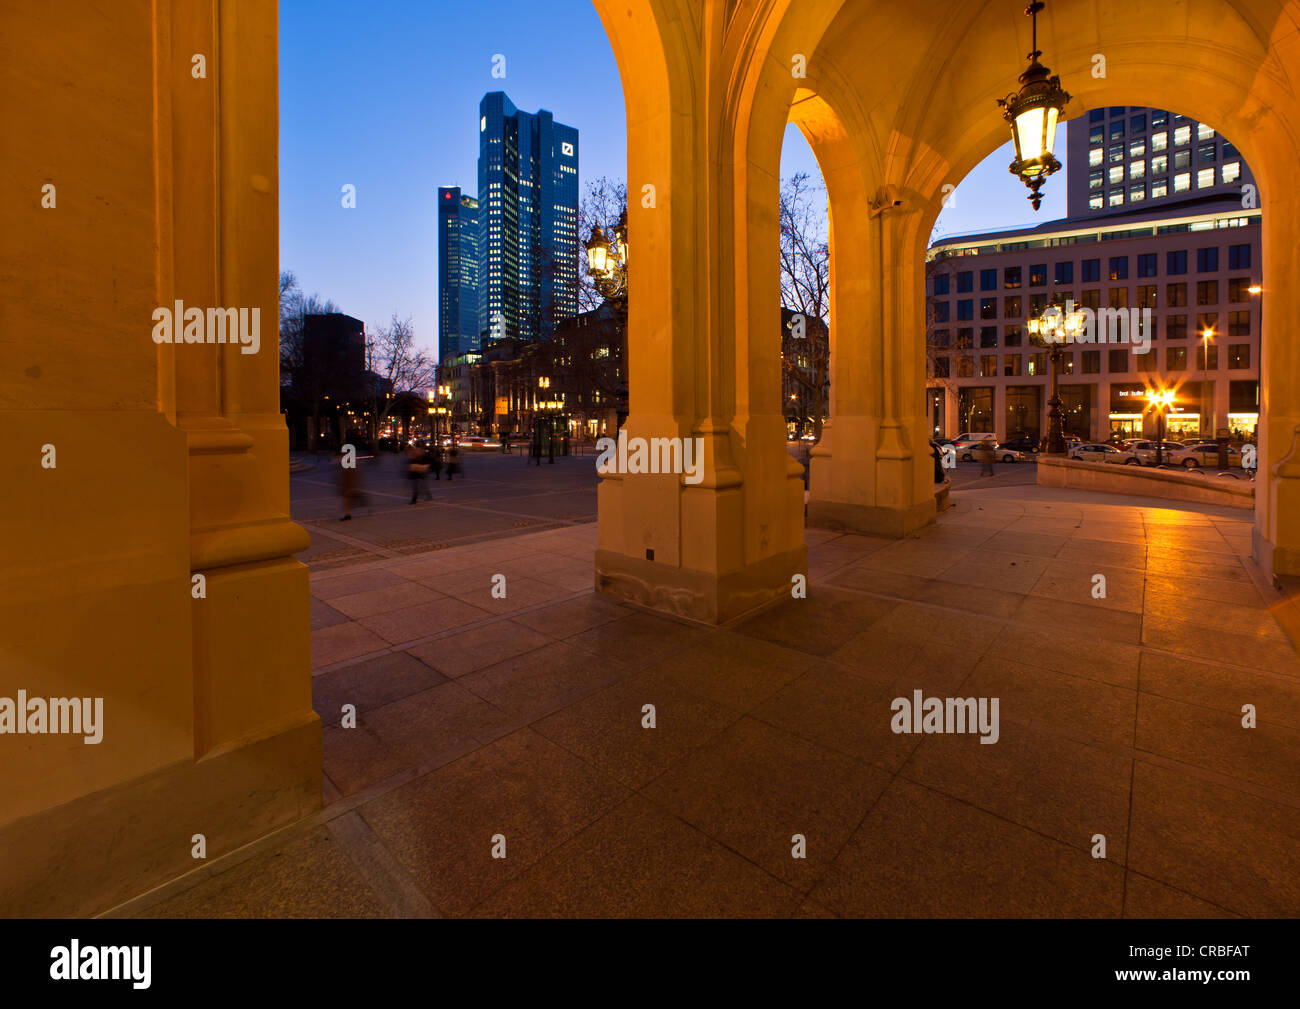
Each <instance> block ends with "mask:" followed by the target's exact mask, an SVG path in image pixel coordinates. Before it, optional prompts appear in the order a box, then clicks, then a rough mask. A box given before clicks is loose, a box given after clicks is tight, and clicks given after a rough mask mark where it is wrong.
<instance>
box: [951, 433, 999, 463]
mask: <svg viewBox="0 0 1300 1009" xmlns="http://www.w3.org/2000/svg"><path fill="white" fill-rule="evenodd" d="M986 441H987V442H988V443H989V444H991V445H993V447H994V448H995V449H996V448H997V441H996V439H995V438H994V436H993V435H991V434H970V433H967V434H959V435H958V436H957V440H956V441H954V442H953V448H955V449H956V451H957V458H958V459H960V460H961V461H962V462H974V461H975V450H976V449H977V448H979V446H980V445H982V444H983V443H984V442H986Z"/></svg>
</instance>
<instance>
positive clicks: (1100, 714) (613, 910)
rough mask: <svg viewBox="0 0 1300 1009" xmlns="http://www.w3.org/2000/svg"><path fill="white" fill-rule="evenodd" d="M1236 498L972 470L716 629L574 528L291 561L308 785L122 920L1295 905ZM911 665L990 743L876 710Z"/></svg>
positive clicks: (1191, 913) (1277, 664)
mask: <svg viewBox="0 0 1300 1009" xmlns="http://www.w3.org/2000/svg"><path fill="white" fill-rule="evenodd" d="M1249 520H1250V515H1249V514H1248V513H1240V512H1237V513H1232V512H1227V511H1223V510H1214V509H1207V508H1202V509H1199V510H1185V509H1183V508H1180V507H1178V506H1172V505H1171V504H1161V503H1159V502H1145V501H1142V500H1138V499H1113V498H1089V497H1084V496H1079V495H1075V496H1074V497H1071V495H1070V493H1069V492H1064V491H1055V492H1054V491H1049V490H1047V489H1040V488H1034V487H1004V488H995V489H993V490H990V491H989V492H987V493H981V492H978V491H968V492H966V493H964V494H962V495H959V496H958V497H957V505H956V507H954V508H953V509H952V510H950V511H949V512H947V513H945V514H944V515H943V516H941V518H940V520H939V522H938V524H937V526H936V527H934V528H933V529H931V530H929V531H928V532H927V533H926V534H925V535H923V536H921V537H919V538H916V539H909V540H904V541H890V540H884V539H874V538H868V537H860V536H846V535H833V534H830V533H826V532H822V531H817V530H809V532H808V533H807V541H808V545H809V567H810V571H809V582H810V592H809V596H808V598H807V599H804V600H796V599H791V600H787V601H785V602H782V603H780V604H779V605H777V606H775V607H773V608H771V609H768V610H766V611H764V612H762V613H761V614H759V615H757V616H753V617H751V618H749V619H747V620H742V621H740V622H738V623H736V624H735V625H732V626H728V627H725V628H720V629H718V628H704V627H700V626H694V625H689V624H686V623H683V622H679V621H676V620H673V619H669V618H666V617H663V616H658V615H653V614H650V613H647V612H643V611H639V610H635V609H633V608H630V607H627V606H623V605H618V604H615V603H612V602H610V601H608V600H606V599H603V598H600V597H597V596H595V595H593V593H592V592H591V588H590V586H591V580H592V568H591V554H592V550H593V547H594V542H595V527H594V526H593V525H590V524H588V525H578V526H568V527H564V528H559V529H553V530H550V531H546V532H541V533H534V534H529V535H522V536H517V537H515V538H512V539H509V540H506V541H500V542H492V543H480V544H475V545H468V546H462V547H452V548H449V549H445V550H439V551H435V552H432V553H425V554H420V555H417V556H411V557H407V556H397V557H386V558H382V559H379V560H375V561H372V562H369V563H363V564H354V565H352V566H350V567H347V568H340V569H332V570H331V569H326V570H323V571H317V572H314V574H313V578H312V626H313V632H312V636H313V641H314V648H315V667H316V668H315V676H314V688H315V699H316V709H317V711H318V712H319V713H320V715H321V718H322V721H323V723H324V724H325V729H324V763H325V775H326V780H325V792H326V803H327V805H326V808H325V810H324V811H323V812H322V813H321V814H319V815H317V816H316V817H314V818H312V819H311V820H309V821H307V822H306V823H303V824H300V825H298V826H295V827H293V828H290V829H288V830H286V831H282V832H281V833H280V834H278V835H275V836H273V837H272V838H269V839H266V840H264V841H262V842H259V843H258V844H257V845H254V846H251V847H250V848H248V849H245V850H243V851H241V852H237V853H235V854H233V855H231V856H228V857H226V858H222V859H216V860H215V861H213V862H212V863H211V864H209V865H207V866H205V867H204V868H203V869H201V870H199V871H198V872H196V873H194V874H192V875H191V876H190V877H187V878H186V879H185V880H183V881H179V882H178V883H175V884H171V885H170V886H168V887H166V888H164V889H163V890H161V891H157V892H155V893H154V894H152V895H149V896H147V897H145V898H142V899H140V900H138V901H136V902H134V903H133V904H132V905H128V906H127V907H124V908H122V909H119V913H124V914H137V915H142V916H258V915H302V916H385V915H398V916H435V915H441V916H450V915H475V916H511V915H517V916H565V915H595V916H623V915H669V916H678V915H682V916H686V915H709V916H721V915H756V916H771V915H782V916H784V915H797V916H826V915H839V916H858V915H867V916H905V917H907V916H948V915H951V916H985V915H1011V916H1070V917H1082V916H1111V917H1113V916H1120V915H1127V916H1135V917H1148V916H1156V917H1162V916H1172V917H1206V916H1232V915H1246V916H1279V915H1282V916H1295V915H1300V858H1297V853H1298V852H1300V664H1298V662H1297V657H1296V653H1295V651H1294V649H1293V647H1292V645H1291V644H1290V642H1289V641H1288V638H1287V637H1286V635H1285V634H1284V633H1283V631H1282V630H1281V629H1280V627H1279V624H1278V621H1277V620H1276V619H1275V613H1276V612H1279V611H1280V608H1281V607H1283V606H1294V605H1297V604H1296V603H1294V602H1285V601H1284V600H1283V598H1282V596H1281V595H1280V594H1279V593H1278V592H1277V591H1276V590H1275V589H1273V588H1272V587H1271V586H1270V585H1268V584H1267V583H1266V582H1264V581H1263V579H1262V578H1261V577H1260V575H1259V573H1258V571H1257V570H1256V569H1255V568H1254V567H1253V565H1252V564H1251V563H1250V562H1249V551H1250V525H1249ZM1097 574H1104V575H1105V578H1106V583H1105V585H1106V593H1105V598H1093V585H1094V583H1095V578H1094V576H1095V575H1097ZM495 575H504V576H505V578H506V598H505V599H498V598H494V597H493V594H492V583H493V577H494V576H495ZM914 690H921V691H923V692H924V695H925V696H938V697H949V696H952V697H967V696H971V697H988V698H993V697H996V698H998V699H999V713H1000V726H999V738H998V741H997V743H996V744H993V745H982V744H981V743H980V742H979V739H978V737H977V736H975V735H969V734H967V735H957V734H953V735H924V734H922V735H913V734H895V733H894V732H893V731H891V728H890V723H891V718H892V712H891V702H892V700H893V699H894V698H896V697H907V698H910V697H911V696H912V692H913V691H914ZM345 704H353V705H355V706H356V709H357V711H358V713H359V714H358V721H357V727H356V728H354V729H345V728H341V727H340V718H341V709H342V706H343V705H345ZM647 704H653V705H654V706H655V723H656V724H655V727H654V728H652V729H651V728H643V718H644V715H643V706H644V705H647ZM1246 704H1250V705H1254V706H1255V710H1256V712H1257V718H1258V724H1257V727H1256V728H1253V729H1247V728H1243V727H1242V718H1243V715H1242V706H1243V705H1246ZM796 834H799V835H802V836H803V837H804V838H805V839H806V856H807V857H806V858H802V859H796V858H793V857H791V851H792V838H793V836H794V835H796ZM498 835H500V836H501V837H504V841H505V845H506V857H505V858H504V859H494V858H493V857H492V849H493V845H494V838H497V836H498ZM1095 835H1104V838H1105V858H1104V859H1102V858H1094V857H1093V855H1092V851H1091V849H1093V847H1094V844H1095V842H1094V837H1095ZM498 840H499V838H498ZM220 854H221V853H220V852H218V851H212V855H213V856H214V858H215V856H217V855H220Z"/></svg>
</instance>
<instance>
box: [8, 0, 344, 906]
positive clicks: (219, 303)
mask: <svg viewBox="0 0 1300 1009" xmlns="http://www.w3.org/2000/svg"><path fill="white" fill-rule="evenodd" d="M276 32H277V20H276V6H275V3H274V0H238V2H231V0H221V2H217V0H206V2H204V0H195V2H191V0H186V2H180V0H163V2H159V3H157V4H154V5H152V7H151V5H148V4H121V5H114V6H113V9H112V11H111V12H109V14H108V15H106V16H104V17H97V18H94V19H87V18H53V19H51V17H50V14H49V11H48V9H47V7H46V6H45V5H43V4H41V3H39V2H35V0H15V2H14V3H11V4H8V5H7V7H6V11H5V32H4V36H5V40H6V42H12V43H13V44H12V45H4V44H2V43H0V75H3V76H2V77H0V119H3V121H4V122H6V123H7V124H8V129H10V130H11V131H13V133H14V135H16V136H22V137H23V138H24V142H23V143H22V144H19V145H16V146H14V147H13V149H12V150H11V151H10V152H9V154H8V155H7V156H6V157H5V158H4V159H3V160H2V161H0V179H2V181H3V183H4V185H3V188H4V190H5V191H6V192H10V193H13V194H15V197H16V199H17V201H18V202H17V203H16V205H14V206H12V207H11V208H10V211H11V212H10V213H9V214H8V215H7V218H6V225H5V227H4V228H3V229H0V278H7V280H6V282H7V283H12V278H15V277H21V278H22V283H23V290H22V292H21V296H19V292H17V291H15V290H12V289H10V290H6V291H4V292H2V293H0V303H3V305H4V308H3V310H0V311H3V312H4V314H5V318H4V320H3V329H4V331H5V332H6V334H7V336H6V338H5V340H4V341H3V342H0V405H3V407H4V413H3V415H2V416H3V421H4V427H5V430H6V432H7V437H8V440H9V448H8V450H7V451H6V452H5V453H4V455H3V457H2V458H3V462H2V463H0V467H2V468H3V475H2V477H0V483H3V486H4V487H5V488H6V493H5V495H4V497H3V504H0V510H2V514H0V526H3V527H4V528H5V530H6V537H5V538H6V541H7V546H6V552H7V553H8V557H7V559H6V563H5V565H4V568H3V573H2V574H0V639H2V640H3V641H4V643H5V644H4V650H5V653H6V657H5V661H4V662H3V663H0V697H14V696H15V694H16V692H17V690H19V689H22V690H25V691H26V692H27V694H28V696H41V697H77V698H92V699H93V698H102V703H103V722H102V733H103V737H102V741H100V742H98V743H94V744H86V743H84V742H83V741H82V737H81V736H78V735H30V736H22V737H16V736H12V735H4V736H0V761H3V763H4V765H5V768H6V779H7V784H6V787H5V788H4V789H3V790H0V850H3V851H4V853H5V854H4V858H3V859H0V914H6V913H8V914H32V915H80V914H89V913H93V912H97V911H101V910H104V909H106V908H108V907H111V906H113V905H114V904H117V903H119V902H121V901H123V900H126V899H129V898H130V897H133V896H135V895H137V894H139V893H141V892H143V891H144V890H147V889H149V888H150V887H152V886H155V885H158V884H160V883H162V882H165V881H166V880H168V879H171V878H173V877H175V876H178V875H181V874H182V873H184V872H187V871H189V870H191V869H193V868H195V867H197V866H199V865H201V864H202V863H201V862H199V861H196V859H195V858H194V857H193V854H192V849H193V846H194V844H195V842H194V836H195V835H198V834H202V835H203V836H204V841H205V844H206V854H207V857H208V858H213V857H216V856H219V855H222V854H225V853H227V852H229V851H232V850H234V849H235V848H238V847H240V846H241V845H243V844H246V843H247V842H249V841H251V840H253V839H254V838H256V837H258V836H260V835H262V834H265V833H267V832H269V831H271V830H274V829H276V828H278V827H281V826H283V825H285V824H287V823H290V822H292V821H294V820H296V819H299V818H301V817H302V816H304V815H306V814H308V813H309V812H311V811H312V810H314V809H316V808H318V807H319V805H320V801H321V800H320V726H319V720H318V719H317V717H316V715H315V714H314V713H313V711H312V707H311V687H310V639H309V615H308V608H309V606H308V594H307V573H306V569H305V568H304V567H303V566H302V565H301V564H299V563H298V562H297V561H295V560H294V559H293V556H292V555H293V554H294V553H295V552H297V551H299V550H302V549H304V548H305V547H306V546H307V545H308V542H309V541H308V537H307V535H306V533H305V532H304V531H303V530H302V529H301V528H299V527H298V526H296V525H294V524H293V523H292V522H290V521H289V518H288V510H289V502H288V453H287V432H286V430H285V425H284V420H283V418H282V416H281V415H280V412H279V402H278V397H279V364H278V339H277V335H278V334H277V330H278V297H277V291H278V289H277V275H278V201H277V186H278V167H277V150H278V121H277V98H276V95H277V87H278V81H277V37H276ZM105 53H109V54H111V59H106V58H105ZM195 57H201V59H196V58H195ZM47 185H49V186H54V187H55V190H54V193H55V194H56V195H55V200H56V202H55V203H54V205H53V206H49V207H42V204H41V200H42V187H43V186H47ZM178 300H179V301H181V302H183V305H184V306H185V307H186V308H198V309H202V310H203V312H204V322H205V326H207V325H210V324H211V323H212V322H215V321H216V317H215V314H214V315H213V316H211V317H210V316H208V314H207V310H208V309H214V310H215V309H221V308H234V309H246V310H248V311H247V312H246V318H248V320H249V322H250V324H251V322H252V311H253V310H256V311H257V312H258V313H259V315H260V318H259V319H258V322H259V323H260V331H259V334H258V335H259V337H260V346H258V347H257V351H256V353H245V352H244V351H245V350H250V351H251V350H252V344H251V341H250V342H249V343H248V344H247V345H245V346H240V345H239V344H231V343H227V344H224V345H218V344H208V343H193V344H184V343H181V344H179V345H178V344H171V345H167V344H158V343H156V342H155V341H154V339H153V338H152V334H153V332H154V326H155V323H156V321H157V320H156V319H155V317H154V314H153V313H154V310H155V309H156V308H158V307H165V308H168V309H174V306H175V303H176V301H178ZM223 318H224V317H223ZM175 321H176V323H177V326H176V329H175V333H176V334H179V333H180V332H181V331H182V330H181V328H180V327H181V324H182V323H183V319H178V320H175ZM205 335H211V331H210V330H209V331H208V332H207V333H206V334H205ZM46 446H49V447H50V449H52V451H53V454H51V453H50V452H49V451H47V450H46V449H45V447H46ZM43 460H53V461H54V465H49V464H48V462H47V463H46V465H43V464H42V463H43ZM197 576H201V577H197Z"/></svg>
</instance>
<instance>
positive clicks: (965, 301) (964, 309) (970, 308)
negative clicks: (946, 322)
mask: <svg viewBox="0 0 1300 1009" xmlns="http://www.w3.org/2000/svg"><path fill="white" fill-rule="evenodd" d="M974 318H975V302H973V301H971V299H970V298H962V299H961V300H960V301H958V302H957V321H958V322H969V321H970V320H972V319H974Z"/></svg>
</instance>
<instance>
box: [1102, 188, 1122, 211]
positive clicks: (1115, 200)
mask: <svg viewBox="0 0 1300 1009" xmlns="http://www.w3.org/2000/svg"><path fill="white" fill-rule="evenodd" d="M1123 204H1124V190H1122V189H1115V190H1112V191H1111V192H1109V193H1107V194H1106V206H1108V207H1119V206H1123Z"/></svg>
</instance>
